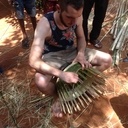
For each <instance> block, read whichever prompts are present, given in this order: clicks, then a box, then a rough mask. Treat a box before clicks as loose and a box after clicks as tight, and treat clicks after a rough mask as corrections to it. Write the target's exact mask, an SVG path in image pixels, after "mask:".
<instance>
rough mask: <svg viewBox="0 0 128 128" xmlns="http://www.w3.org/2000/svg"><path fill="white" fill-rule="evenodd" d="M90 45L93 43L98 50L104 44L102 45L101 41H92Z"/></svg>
mask: <svg viewBox="0 0 128 128" xmlns="http://www.w3.org/2000/svg"><path fill="white" fill-rule="evenodd" d="M90 43H91V44H92V45H93V46H94V47H96V48H97V49H100V48H102V44H101V42H100V41H99V40H90Z"/></svg>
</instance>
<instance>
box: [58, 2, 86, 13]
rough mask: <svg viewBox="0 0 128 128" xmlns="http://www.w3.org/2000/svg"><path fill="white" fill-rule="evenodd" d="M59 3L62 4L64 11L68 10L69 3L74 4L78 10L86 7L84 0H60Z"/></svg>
mask: <svg viewBox="0 0 128 128" xmlns="http://www.w3.org/2000/svg"><path fill="white" fill-rule="evenodd" d="M58 4H59V5H60V7H61V9H62V11H63V10H66V9H67V6H68V5H70V6H72V7H73V8H74V9H76V10H79V9H80V8H82V7H84V0H58Z"/></svg>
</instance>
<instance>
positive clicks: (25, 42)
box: [22, 38, 29, 49]
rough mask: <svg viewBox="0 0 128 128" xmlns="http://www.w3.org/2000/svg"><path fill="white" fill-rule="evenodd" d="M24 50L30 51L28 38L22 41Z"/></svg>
mask: <svg viewBox="0 0 128 128" xmlns="http://www.w3.org/2000/svg"><path fill="white" fill-rule="evenodd" d="M22 48H23V49H28V48H29V40H28V38H24V39H23V40H22Z"/></svg>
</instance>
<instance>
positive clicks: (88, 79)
mask: <svg viewBox="0 0 128 128" xmlns="http://www.w3.org/2000/svg"><path fill="white" fill-rule="evenodd" d="M64 71H71V72H75V73H77V74H78V76H79V81H78V82H77V83H76V84H68V83H64V81H62V80H60V79H58V81H57V91H58V95H59V98H60V101H61V105H62V111H63V112H64V113H65V114H66V113H70V114H72V113H73V112H74V111H80V110H81V107H83V108H85V107H86V106H88V105H89V104H90V103H91V102H92V101H93V99H95V98H99V97H100V95H102V94H103V93H104V87H103V85H105V75H104V74H103V73H101V72H99V71H98V70H96V69H94V68H87V69H84V70H82V68H81V65H80V64H71V65H69V66H68V67H67V68H66V69H65V70H64Z"/></svg>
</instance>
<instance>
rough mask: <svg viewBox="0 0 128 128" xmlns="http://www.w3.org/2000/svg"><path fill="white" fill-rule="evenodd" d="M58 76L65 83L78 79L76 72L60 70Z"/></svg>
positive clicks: (75, 81) (74, 81)
mask: <svg viewBox="0 0 128 128" xmlns="http://www.w3.org/2000/svg"><path fill="white" fill-rule="evenodd" d="M59 78H60V79H61V80H63V81H65V82H66V83H77V82H78V80H79V77H78V74H76V73H74V72H61V74H60V76H59Z"/></svg>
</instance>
